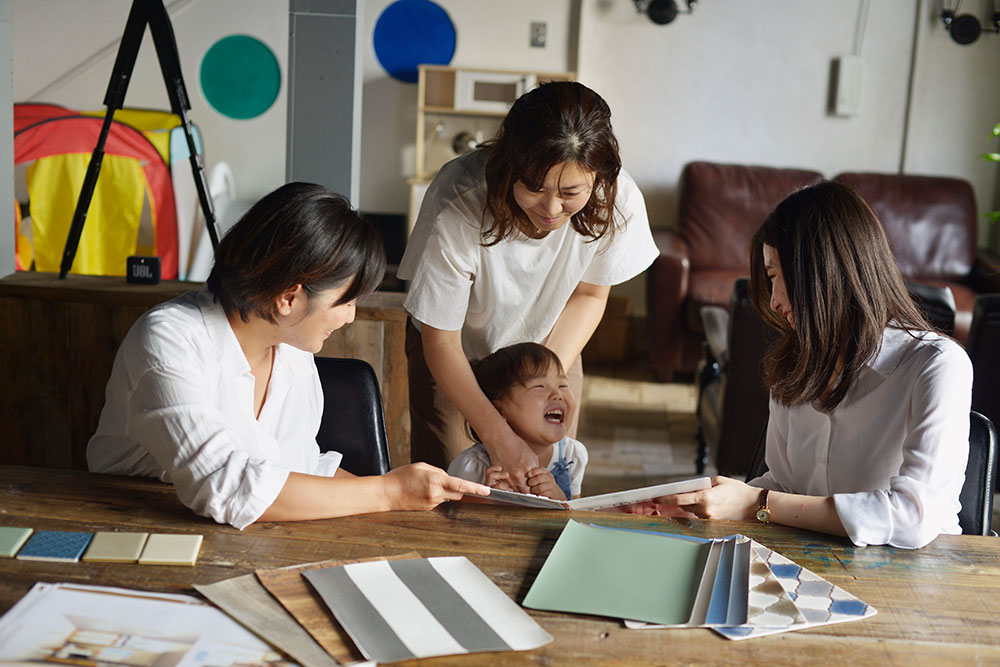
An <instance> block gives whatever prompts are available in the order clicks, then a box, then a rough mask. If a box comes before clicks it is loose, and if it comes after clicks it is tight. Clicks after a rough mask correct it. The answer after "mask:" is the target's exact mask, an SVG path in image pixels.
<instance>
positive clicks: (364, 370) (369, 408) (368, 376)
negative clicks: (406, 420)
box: [316, 357, 390, 475]
mask: <svg viewBox="0 0 1000 667" xmlns="http://www.w3.org/2000/svg"><path fill="white" fill-rule="evenodd" d="M316 370H317V371H319V381H320V384H321V385H323V419H322V420H321V422H320V426H319V433H317V434H316V442H317V443H318V444H319V449H320V451H321V452H328V451H335V452H340V453H341V454H343V455H344V460H343V462H342V463H341V467H342V468H343V469H344V470H346V471H347V472H350V473H354V474H355V475H382V474H385V473H387V472H389V468H390V464H389V440H388V438H387V437H386V433H385V415H384V413H383V412H382V393H381V391H380V390H379V386H378V378H377V377H375V370H374V369H373V368H372V367H371V365H369V364H368V362H366V361H362V360H361V359H339V358H333V357H316Z"/></svg>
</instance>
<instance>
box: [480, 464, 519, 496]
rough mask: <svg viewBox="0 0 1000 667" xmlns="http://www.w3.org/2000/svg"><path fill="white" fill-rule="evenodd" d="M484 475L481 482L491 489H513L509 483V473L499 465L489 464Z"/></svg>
mask: <svg viewBox="0 0 1000 667" xmlns="http://www.w3.org/2000/svg"><path fill="white" fill-rule="evenodd" d="M485 477H486V478H485V479H484V480H483V482H484V483H485V484H486V486H488V487H490V488H491V489H500V490H501V491H513V490H514V489H513V487H511V485H510V473H508V472H506V471H505V470H504V469H503V468H501V467H500V466H490V467H489V468H487V469H486V473H485Z"/></svg>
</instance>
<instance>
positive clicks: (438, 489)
mask: <svg viewBox="0 0 1000 667" xmlns="http://www.w3.org/2000/svg"><path fill="white" fill-rule="evenodd" d="M380 479H381V480H382V485H383V489H384V490H385V497H386V503H387V507H386V509H389V510H429V509H433V508H435V507H437V506H438V505H440V504H441V503H443V502H444V501H446V500H461V498H462V496H463V495H465V494H467V493H468V494H472V495H476V496H488V495H490V489H489V487H488V486H483V485H482V484H476V483H475V482H470V481H468V480H464V479H461V478H459V477H452V476H450V475H449V474H448V473H446V472H445V471H444V470H441V469H440V468H435V467H434V466H432V465H428V464H426V463H413V464H410V465H407V466H403V467H401V468H396V469H395V470H390V471H389V472H387V473H386V474H384V475H382V477H381V478H380Z"/></svg>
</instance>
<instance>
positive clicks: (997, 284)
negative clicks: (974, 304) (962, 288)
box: [967, 249, 1000, 294]
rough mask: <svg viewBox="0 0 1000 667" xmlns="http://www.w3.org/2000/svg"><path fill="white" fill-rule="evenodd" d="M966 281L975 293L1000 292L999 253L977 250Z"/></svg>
mask: <svg viewBox="0 0 1000 667" xmlns="http://www.w3.org/2000/svg"><path fill="white" fill-rule="evenodd" d="M967 283H968V285H969V287H971V288H972V289H973V290H974V291H975V292H976V293H977V294H984V293H995V292H1000V255H997V254H996V253H995V252H993V251H990V250H982V249H981V250H979V251H978V252H977V253H976V260H975V262H974V263H973V265H972V273H970V274H969V279H968V281H967Z"/></svg>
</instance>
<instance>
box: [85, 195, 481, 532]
mask: <svg viewBox="0 0 1000 667" xmlns="http://www.w3.org/2000/svg"><path fill="white" fill-rule="evenodd" d="M384 271H385V253H384V250H383V249H382V243H381V240H380V238H379V236H378V233H377V232H376V231H375V230H374V229H373V228H372V227H371V226H370V225H369V224H367V223H366V222H364V221H363V220H362V219H361V217H360V215H358V213H357V212H356V211H354V210H353V209H352V208H351V207H350V205H349V204H348V203H347V200H345V199H344V198H343V197H341V196H340V195H337V194H334V193H333V192H331V191H329V190H327V189H326V188H324V187H322V186H319V185H312V184H308V183H290V184H288V185H285V186H282V187H281V188H279V189H277V190H275V191H274V192H272V193H271V194H269V195H267V196H266V197H264V198H263V199H262V200H260V201H259V202H257V204H255V205H254V206H253V208H251V209H250V211H248V212H247V214H246V215H245V216H244V217H243V218H242V219H241V220H240V221H239V222H238V223H236V225H235V226H234V227H233V228H232V229H231V230H230V231H229V233H227V234H226V235H225V237H224V238H223V239H222V240H221V242H220V243H219V247H218V248H217V250H216V253H215V266H214V267H213V268H212V272H211V275H209V277H208V281H207V282H206V285H205V288H204V289H202V290H201V291H199V292H191V293H189V294H186V295H184V296H181V297H179V298H177V299H174V300H173V301H169V302H167V303H165V304H161V305H160V306H157V307H156V308H154V309H153V310H151V311H149V312H148V313H146V314H145V315H143V316H142V317H141V318H139V320H138V321H137V322H136V323H135V325H133V327H132V329H131V330H130V331H129V333H128V335H127V336H126V337H125V340H124V341H122V344H121V347H120V348H119V349H118V354H117V356H116V357H115V363H114V367H113V369H112V372H111V378H110V380H109V381H108V385H107V391H106V399H105V405H104V409H103V411H102V412H101V420H100V423H99V425H98V428H97V432H96V433H95V434H94V436H93V437H92V438H91V440H90V443H89V445H88V447H87V462H88V466H89V468H90V470H92V471H94V472H105V473H115V474H120V475H136V476H148V477H156V478H158V479H160V480H162V481H164V482H168V483H172V484H173V485H174V488H175V489H176V491H177V495H178V497H179V498H180V500H181V502H183V503H184V504H185V505H187V506H188V507H190V508H191V509H192V510H194V511H195V512H197V513H198V514H201V515H204V516H208V517H211V518H213V519H215V520H216V521H218V522H219V523H228V524H231V525H233V526H236V527H237V528H240V529H242V528H244V527H246V526H247V525H249V524H251V523H253V522H255V521H291V520H299V519H319V518H326V517H334V516H343V515H347V514H361V513H366V512H376V511H382V510H392V509H429V508H431V507H434V506H436V505H437V504H439V503H441V502H442V501H444V500H456V499H459V498H461V497H462V495H463V494H464V493H474V494H479V495H487V494H488V493H489V490H488V488H487V487H484V486H482V485H479V484H474V483H472V482H468V481H465V480H462V479H458V478H455V477H450V476H448V475H447V474H446V473H445V472H444V471H443V470H440V469H438V468H434V467H431V466H428V465H425V464H415V465H410V466H404V467H402V468H397V469H395V470H393V471H391V472H389V473H388V474H386V475H382V476H378V477H355V476H354V475H352V474H350V473H348V472H347V471H345V470H342V469H340V467H339V465H340V460H341V456H340V454H339V453H337V452H326V453H322V454H321V453H320V452H319V447H318V446H317V444H316V432H317V431H318V430H319V423H320V418H321V416H322V413H323V400H324V396H323V393H322V389H321V387H320V383H319V377H318V374H317V372H316V364H315V363H314V361H313V354H314V353H316V352H319V350H320V349H321V348H322V347H323V341H325V340H326V338H327V337H328V336H329V335H330V334H331V333H332V332H333V331H334V330H336V329H339V328H340V327H342V326H344V325H346V324H349V323H351V322H352V321H353V320H354V309H355V304H356V302H357V300H358V299H359V298H360V297H363V296H365V295H367V294H369V293H370V292H372V291H373V290H374V289H375V288H376V287H377V286H378V284H379V282H380V281H381V279H382V275H383V273H384ZM325 398H326V400H329V401H334V402H335V401H336V400H337V397H336V396H327V397H325ZM372 446H374V443H372Z"/></svg>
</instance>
